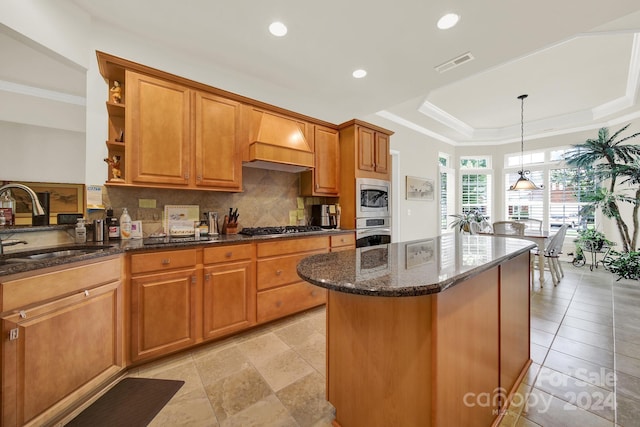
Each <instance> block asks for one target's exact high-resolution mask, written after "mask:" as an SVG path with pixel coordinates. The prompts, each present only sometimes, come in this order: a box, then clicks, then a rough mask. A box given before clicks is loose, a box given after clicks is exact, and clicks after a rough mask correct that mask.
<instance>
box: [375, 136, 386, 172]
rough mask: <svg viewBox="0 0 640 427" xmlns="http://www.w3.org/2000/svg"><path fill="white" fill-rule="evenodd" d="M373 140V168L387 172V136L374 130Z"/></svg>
mask: <svg viewBox="0 0 640 427" xmlns="http://www.w3.org/2000/svg"><path fill="white" fill-rule="evenodd" d="M375 141H376V145H375V158H376V161H375V170H376V172H380V173H387V172H389V136H388V135H385V134H383V133H379V132H376V137H375Z"/></svg>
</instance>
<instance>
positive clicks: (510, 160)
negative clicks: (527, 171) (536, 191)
mask: <svg viewBox="0 0 640 427" xmlns="http://www.w3.org/2000/svg"><path fill="white" fill-rule="evenodd" d="M504 163H505V165H504V166H505V168H516V167H517V168H519V167H520V166H522V165H525V166H526V165H535V164H542V163H544V151H535V152H530V153H526V152H525V153H522V154H507V155H506V156H505V162H504Z"/></svg>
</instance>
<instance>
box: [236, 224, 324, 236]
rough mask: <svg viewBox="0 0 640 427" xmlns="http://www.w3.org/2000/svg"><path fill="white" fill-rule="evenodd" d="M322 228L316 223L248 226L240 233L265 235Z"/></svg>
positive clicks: (305, 231)
mask: <svg viewBox="0 0 640 427" xmlns="http://www.w3.org/2000/svg"><path fill="white" fill-rule="evenodd" d="M323 230H324V229H323V228H322V227H320V226H318V225H286V226H282V227H248V228H243V229H242V230H241V231H240V234H244V235H246V236H266V235H269V234H293V233H308V232H311V231H323Z"/></svg>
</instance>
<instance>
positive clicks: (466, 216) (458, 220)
mask: <svg viewBox="0 0 640 427" xmlns="http://www.w3.org/2000/svg"><path fill="white" fill-rule="evenodd" d="M449 216H452V217H454V218H455V219H454V220H453V221H451V224H449V227H450V228H455V229H456V230H458V231H466V232H467V233H470V232H471V227H470V224H471V223H472V222H477V223H479V224H483V223H484V222H486V221H487V219H489V217H488V216H484V215H482V212H480V211H479V210H477V209H474V210H472V211H469V212H463V213H461V214H453V215H449ZM482 228H484V227H482Z"/></svg>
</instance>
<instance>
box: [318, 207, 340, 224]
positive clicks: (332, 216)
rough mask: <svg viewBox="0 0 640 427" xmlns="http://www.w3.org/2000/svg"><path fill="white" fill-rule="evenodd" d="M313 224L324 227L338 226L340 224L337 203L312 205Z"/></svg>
mask: <svg viewBox="0 0 640 427" xmlns="http://www.w3.org/2000/svg"><path fill="white" fill-rule="evenodd" d="M311 224H312V225H318V226H320V227H322V228H337V227H338V226H339V225H340V224H338V208H337V207H336V205H311Z"/></svg>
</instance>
